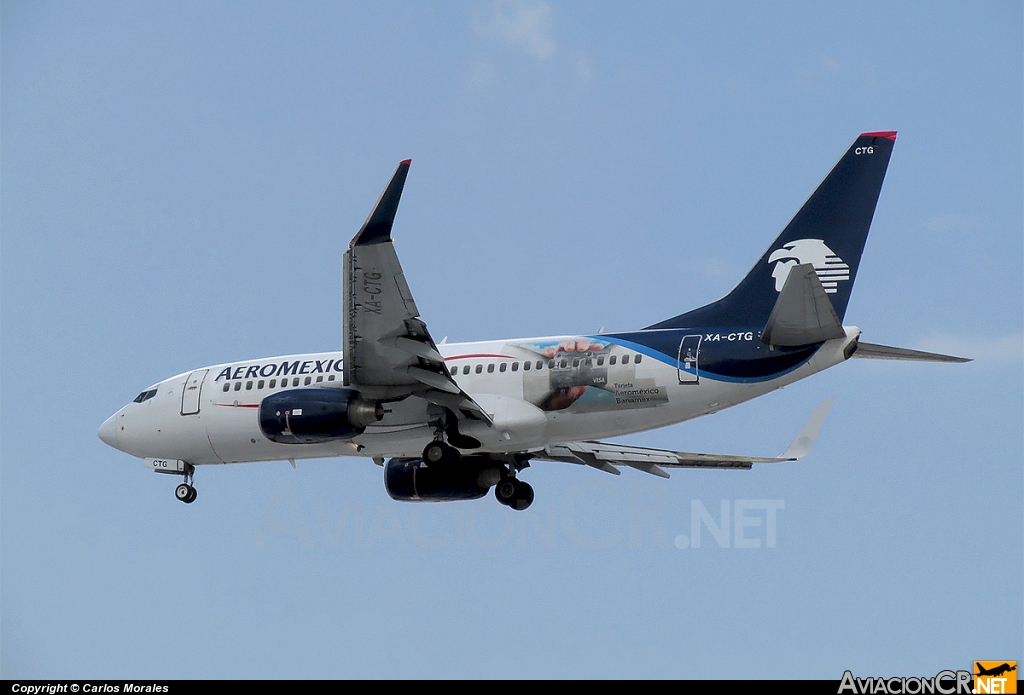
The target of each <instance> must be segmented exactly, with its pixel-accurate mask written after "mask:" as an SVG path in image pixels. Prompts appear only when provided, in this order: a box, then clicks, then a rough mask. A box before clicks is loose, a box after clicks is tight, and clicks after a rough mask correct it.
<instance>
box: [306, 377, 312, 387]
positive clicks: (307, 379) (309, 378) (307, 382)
mask: <svg viewBox="0 0 1024 695" xmlns="http://www.w3.org/2000/svg"><path fill="white" fill-rule="evenodd" d="M312 380H313V378H312V377H308V376H307V377H306V386H309V382H311V381H312Z"/></svg>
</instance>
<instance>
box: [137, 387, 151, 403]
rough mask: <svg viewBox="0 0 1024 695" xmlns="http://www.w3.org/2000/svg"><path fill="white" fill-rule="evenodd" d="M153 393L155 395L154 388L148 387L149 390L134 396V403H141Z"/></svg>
mask: <svg viewBox="0 0 1024 695" xmlns="http://www.w3.org/2000/svg"><path fill="white" fill-rule="evenodd" d="M155 395H156V389H150V390H149V391H143V392H142V393H140V394H139V395H138V396H136V397H135V401H134V402H135V403H142V402H143V401H148V400H149V399H150V398H152V397H153V396H155Z"/></svg>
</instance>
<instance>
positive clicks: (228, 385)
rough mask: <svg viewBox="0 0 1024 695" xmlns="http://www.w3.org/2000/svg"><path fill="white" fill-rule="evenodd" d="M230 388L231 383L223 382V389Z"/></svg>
mask: <svg viewBox="0 0 1024 695" xmlns="http://www.w3.org/2000/svg"><path fill="white" fill-rule="evenodd" d="M230 388H231V384H228V383H225V384H224V390H225V391H227V390H228V389H230Z"/></svg>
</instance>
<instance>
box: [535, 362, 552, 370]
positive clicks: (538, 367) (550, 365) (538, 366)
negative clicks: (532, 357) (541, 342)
mask: <svg viewBox="0 0 1024 695" xmlns="http://www.w3.org/2000/svg"><path fill="white" fill-rule="evenodd" d="M554 368H555V361H554V360H549V361H548V369H554ZM537 369H540V363H538V364H537Z"/></svg>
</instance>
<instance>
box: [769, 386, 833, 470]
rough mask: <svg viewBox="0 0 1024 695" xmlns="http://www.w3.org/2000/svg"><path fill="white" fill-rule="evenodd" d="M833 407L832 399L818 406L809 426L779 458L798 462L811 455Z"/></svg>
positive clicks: (805, 427) (809, 421)
mask: <svg viewBox="0 0 1024 695" xmlns="http://www.w3.org/2000/svg"><path fill="white" fill-rule="evenodd" d="M831 407H832V399H831V398H829V399H828V400H827V401H825V402H824V403H822V404H821V405H820V406H818V409H817V410H815V411H814V415H811V419H810V420H808V421H807V424H805V425H804V426H803V429H801V430H800V432H799V434H797V435H796V439H794V440H793V443H792V444H790V445H789V448H787V449H786V450H785V451H784V452H783V454H782V456H780V457H779V458H780V459H785V460H787V461H796V460H797V459H802V458H803V457H804V456H807V454H809V453H811V447H812V446H814V440H815V439H817V437H818V432H820V431H821V426H822V424H824V422H825V416H826V415H828V409H829V408H831Z"/></svg>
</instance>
